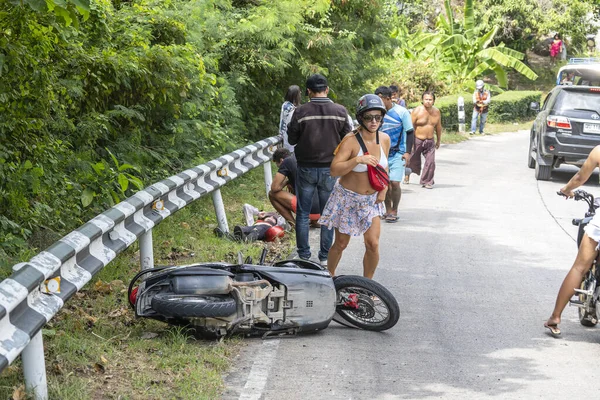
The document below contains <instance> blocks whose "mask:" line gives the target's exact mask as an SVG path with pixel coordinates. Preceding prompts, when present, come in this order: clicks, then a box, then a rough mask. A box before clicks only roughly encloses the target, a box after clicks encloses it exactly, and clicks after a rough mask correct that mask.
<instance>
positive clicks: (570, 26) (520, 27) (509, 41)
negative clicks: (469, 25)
mask: <svg viewBox="0 0 600 400" xmlns="http://www.w3.org/2000/svg"><path fill="white" fill-rule="evenodd" d="M593 10H594V1H593V0H573V1H568V2H565V1H560V0H550V1H541V0H502V1H498V0H479V1H477V2H476V3H475V15H476V17H477V18H478V19H479V20H480V21H481V28H482V29H483V30H484V31H489V30H491V29H493V28H494V27H498V33H497V34H496V40H497V41H498V42H500V41H502V42H504V43H505V44H506V46H507V47H510V48H512V49H515V50H518V51H522V52H524V51H526V50H529V49H531V48H532V47H533V45H534V44H535V43H536V42H537V41H538V40H539V39H541V38H546V37H549V36H553V35H554V33H556V32H558V33H560V34H561V35H562V36H563V37H565V38H568V43H567V44H568V45H569V46H570V47H572V48H569V52H572V51H574V50H575V51H577V50H580V49H583V47H584V46H585V35H586V34H588V33H594V32H595V29H594V28H593V27H592V25H591V20H590V18H589V13H590V12H593ZM597 16H598V13H597V12H596V13H595V18H597Z"/></svg>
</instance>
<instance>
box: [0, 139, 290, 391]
mask: <svg viewBox="0 0 600 400" xmlns="http://www.w3.org/2000/svg"><path fill="white" fill-rule="evenodd" d="M279 141H280V139H279V138H278V137H271V138H268V139H265V140H262V141H259V142H257V143H254V144H252V145H248V146H246V147H244V148H241V149H239V150H236V151H234V152H232V153H229V154H227V155H225V156H222V157H219V158H217V159H215V160H212V161H209V162H207V163H206V164H202V165H198V166H196V167H194V168H191V169H188V170H185V171H183V172H181V173H179V174H177V175H174V176H171V177H170V178H167V179H165V180H163V181H161V182H158V183H155V184H153V185H151V186H149V187H147V188H145V189H143V190H141V191H139V192H137V193H136V194H134V195H133V196H131V197H129V198H128V199H126V200H124V201H122V202H121V203H119V204H117V205H115V206H114V207H112V208H110V209H108V210H106V211H105V212H103V213H102V214H100V215H98V216H96V217H95V218H93V219H91V220H90V221H88V222H87V223H86V224H84V225H83V226H81V227H80V228H78V229H76V230H74V231H73V232H71V233H69V234H68V235H66V236H65V237H63V238H62V239H60V240H59V241H57V242H56V243H54V244H53V245H51V246H50V247H49V248H47V249H46V250H44V251H42V252H41V253H39V254H38V255H36V256H35V257H33V258H32V259H31V260H29V262H26V263H20V264H17V265H15V266H14V267H13V274H12V275H11V276H10V277H9V278H7V279H5V280H4V281H2V282H0V372H1V371H2V370H4V369H5V368H6V367H7V366H8V365H10V364H11V363H12V362H13V361H14V360H15V359H16V358H17V357H18V356H19V355H21V353H23V354H22V361H23V371H24V377H25V384H26V387H27V389H28V390H32V391H33V392H34V396H35V398H36V399H47V396H48V395H47V388H46V372H45V361H44V348H43V342H42V335H41V329H42V327H43V326H44V325H45V324H46V323H47V322H48V321H49V320H50V319H51V318H52V317H53V316H54V315H55V314H56V313H57V312H58V311H59V310H60V309H61V308H62V306H63V305H64V303H65V302H66V301H67V300H69V299H70V298H71V297H72V296H73V295H74V294H75V293H76V292H77V291H78V290H79V289H81V288H82V287H83V286H84V285H85V284H86V283H88V282H89V281H90V280H91V279H92V277H93V276H94V275H95V274H96V273H97V272H98V271H100V270H101V269H102V268H104V267H106V266H107V265H108V264H109V263H110V262H111V261H112V260H113V259H114V258H115V257H116V256H117V255H118V254H119V253H121V252H122V251H124V250H125V249H127V248H128V247H129V246H131V245H132V244H133V243H135V242H136V241H137V240H138V239H140V253H141V254H140V255H141V257H140V258H141V260H140V262H141V267H142V269H146V268H152V267H153V265H154V262H153V260H154V258H153V253H152V228H153V227H154V226H156V225H157V224H159V223H160V222H161V221H163V220H164V219H166V218H168V217H169V216H170V215H171V214H173V213H174V212H176V211H178V210H180V209H182V208H183V207H185V206H187V205H188V204H190V203H192V202H193V201H195V200H197V199H199V198H200V197H202V196H204V195H206V194H209V193H212V195H213V203H214V206H215V211H216V214H217V219H218V223H219V227H220V228H221V229H223V230H224V231H226V232H227V231H229V229H228V227H227V218H226V215H225V209H224V207H223V202H222V199H221V194H220V190H219V188H220V187H221V186H223V185H225V184H226V183H227V182H229V181H231V180H233V179H235V178H237V177H238V176H240V175H243V174H244V173H246V172H248V171H249V170H251V169H253V168H256V167H258V166H260V165H261V164H264V167H265V185H266V190H267V191H268V190H269V187H270V184H271V179H272V177H271V164H270V162H269V161H270V160H271V154H272V152H273V151H274V145H276V144H277V143H278V142H279ZM57 277H58V278H57ZM52 283H54V284H52Z"/></svg>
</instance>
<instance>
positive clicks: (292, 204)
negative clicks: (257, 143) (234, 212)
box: [269, 148, 321, 227]
mask: <svg viewBox="0 0 600 400" xmlns="http://www.w3.org/2000/svg"><path fill="white" fill-rule="evenodd" d="M273 162H275V164H276V165H277V167H278V168H279V170H278V171H277V173H276V174H275V177H274V178H273V183H271V190H270V191H269V201H270V202H271V204H272V205H273V207H275V210H277V212H278V213H279V214H280V215H281V216H282V217H283V218H285V220H286V221H287V222H288V224H290V225H291V226H292V227H293V226H295V225H296V219H295V218H294V213H296V202H297V201H296V196H295V194H294V193H295V192H294V188H295V187H296V170H297V169H298V166H297V164H296V157H295V156H294V154H292V153H290V151H289V150H288V149H285V148H281V149H277V150H275V153H273ZM286 189H287V190H286ZM320 216H321V215H320V211H319V197H318V196H317V195H316V192H315V195H314V196H313V202H312V207H311V210H310V215H309V219H310V226H312V227H318V226H319V225H318V223H317V221H318V220H319V217H320Z"/></svg>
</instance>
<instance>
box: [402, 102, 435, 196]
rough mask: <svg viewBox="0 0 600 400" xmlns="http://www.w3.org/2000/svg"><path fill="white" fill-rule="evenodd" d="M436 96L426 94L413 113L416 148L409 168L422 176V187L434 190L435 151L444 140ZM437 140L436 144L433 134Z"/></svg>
mask: <svg viewBox="0 0 600 400" xmlns="http://www.w3.org/2000/svg"><path fill="white" fill-rule="evenodd" d="M434 103H435V94H433V92H429V91H427V92H425V93H423V95H422V96H421V104H422V105H420V106H418V107H417V108H415V109H414V110H413V112H412V115H411V119H412V124H413V126H414V129H415V133H414V135H415V148H414V150H413V152H412V155H411V157H410V163H409V168H410V169H411V170H412V172H414V173H415V174H417V175H421V185H422V186H423V187H424V188H426V189H433V184H434V181H433V173H434V172H435V150H436V149H439V147H440V140H441V139H442V115H441V114H440V110H438V109H437V108H435V107H434V106H433V104H434ZM434 132H435V134H436V136H437V140H436V142H435V144H434V142H433V133H434ZM421 154H423V157H425V164H424V165H423V174H421Z"/></svg>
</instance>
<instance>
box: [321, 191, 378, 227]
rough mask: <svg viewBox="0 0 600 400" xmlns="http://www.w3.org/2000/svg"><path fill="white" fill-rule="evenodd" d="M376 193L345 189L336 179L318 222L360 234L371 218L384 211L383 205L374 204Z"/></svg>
mask: <svg viewBox="0 0 600 400" xmlns="http://www.w3.org/2000/svg"><path fill="white" fill-rule="evenodd" d="M376 200H377V193H373V194H360V193H356V192H353V191H351V190H348V189H346V188H345V187H343V186H342V185H341V184H340V181H339V180H338V181H337V182H336V183H335V186H334V187H333V191H332V192H331V196H329V200H328V201H327V204H326V205H325V209H324V210H323V213H322V214H321V218H320V219H319V223H320V224H321V225H323V226H326V227H327V228H328V229H332V228H337V229H338V230H339V231H340V232H341V233H345V234H346V235H351V236H360V235H362V234H364V233H365V232H366V231H368V230H369V228H370V227H371V224H372V223H373V218H375V217H380V216H382V215H383V214H384V213H385V205H384V204H383V202H382V203H378V204H375V201H376Z"/></svg>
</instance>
